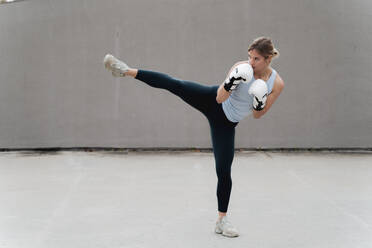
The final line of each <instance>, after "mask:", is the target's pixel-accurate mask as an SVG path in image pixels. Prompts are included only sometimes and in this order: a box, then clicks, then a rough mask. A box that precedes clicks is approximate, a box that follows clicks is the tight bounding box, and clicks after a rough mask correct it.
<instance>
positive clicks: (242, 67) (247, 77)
mask: <svg viewBox="0 0 372 248" xmlns="http://www.w3.org/2000/svg"><path fill="white" fill-rule="evenodd" d="M252 78H253V69H252V66H251V65H250V64H248V63H244V64H239V65H237V66H236V67H235V68H233V69H232V70H231V72H230V73H229V75H228V77H227V78H226V80H225V82H224V88H225V90H226V91H233V90H235V88H236V87H237V86H238V85H239V83H240V81H241V80H243V81H245V82H250V81H251V80H252Z"/></svg>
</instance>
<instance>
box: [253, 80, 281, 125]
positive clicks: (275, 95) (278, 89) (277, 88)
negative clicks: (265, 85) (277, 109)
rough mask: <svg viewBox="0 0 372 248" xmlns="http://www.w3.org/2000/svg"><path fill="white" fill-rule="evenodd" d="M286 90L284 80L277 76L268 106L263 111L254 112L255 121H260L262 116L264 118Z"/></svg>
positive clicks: (268, 97) (268, 98)
mask: <svg viewBox="0 0 372 248" xmlns="http://www.w3.org/2000/svg"><path fill="white" fill-rule="evenodd" d="M283 88H284V82H283V79H282V78H281V77H280V76H279V74H278V75H277V77H276V79H275V82H274V86H273V90H272V91H271V94H270V95H268V96H267V100H266V105H265V107H264V108H263V109H262V110H261V111H256V110H254V109H253V110H252V112H253V117H254V118H255V119H259V118H260V117H261V116H263V115H264V114H265V113H266V112H267V111H269V109H270V107H271V106H272V105H273V104H274V102H275V101H276V99H277V98H278V97H279V95H280V93H281V92H282V90H283Z"/></svg>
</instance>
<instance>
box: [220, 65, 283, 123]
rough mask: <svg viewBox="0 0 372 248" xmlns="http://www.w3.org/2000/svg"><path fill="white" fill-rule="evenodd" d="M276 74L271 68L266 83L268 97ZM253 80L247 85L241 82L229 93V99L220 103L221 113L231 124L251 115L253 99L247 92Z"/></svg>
mask: <svg viewBox="0 0 372 248" xmlns="http://www.w3.org/2000/svg"><path fill="white" fill-rule="evenodd" d="M276 74H277V73H276V71H275V70H274V69H273V68H272V72H271V75H270V77H269V79H268V80H267V81H266V84H267V89H268V95H269V94H270V93H271V91H272V90H273V86H274V81H275V78H276ZM255 80H256V79H255V78H254V77H253V78H252V80H251V81H250V82H249V83H243V82H244V81H241V82H240V84H239V85H238V86H237V87H236V89H235V90H234V91H233V92H231V94H230V97H229V98H227V100H226V101H224V102H223V103H222V109H223V112H225V115H226V117H227V119H229V120H230V121H231V122H239V121H241V120H243V119H244V117H246V116H247V115H249V114H251V113H252V110H253V97H252V96H251V95H250V94H248V90H249V87H251V84H252V83H253V82H254V81H255Z"/></svg>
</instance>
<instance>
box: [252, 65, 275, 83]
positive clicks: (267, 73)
mask: <svg viewBox="0 0 372 248" xmlns="http://www.w3.org/2000/svg"><path fill="white" fill-rule="evenodd" d="M271 72H272V69H271V67H266V68H265V69H263V71H260V72H259V71H256V72H254V78H256V79H258V78H261V79H264V80H267V79H268V77H269V76H270V74H271Z"/></svg>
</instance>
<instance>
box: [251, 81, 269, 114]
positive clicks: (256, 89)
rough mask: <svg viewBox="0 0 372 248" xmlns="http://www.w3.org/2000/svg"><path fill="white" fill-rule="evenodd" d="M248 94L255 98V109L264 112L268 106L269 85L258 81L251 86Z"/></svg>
mask: <svg viewBox="0 0 372 248" xmlns="http://www.w3.org/2000/svg"><path fill="white" fill-rule="evenodd" d="M248 93H249V94H251V95H252V96H253V109H254V110H256V111H260V110H262V109H263V108H264V107H265V105H266V100H267V93H268V89H267V84H266V82H265V81H263V80H262V79H257V80H256V81H254V82H253V83H252V85H251V87H250V88H249V90H248Z"/></svg>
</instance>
